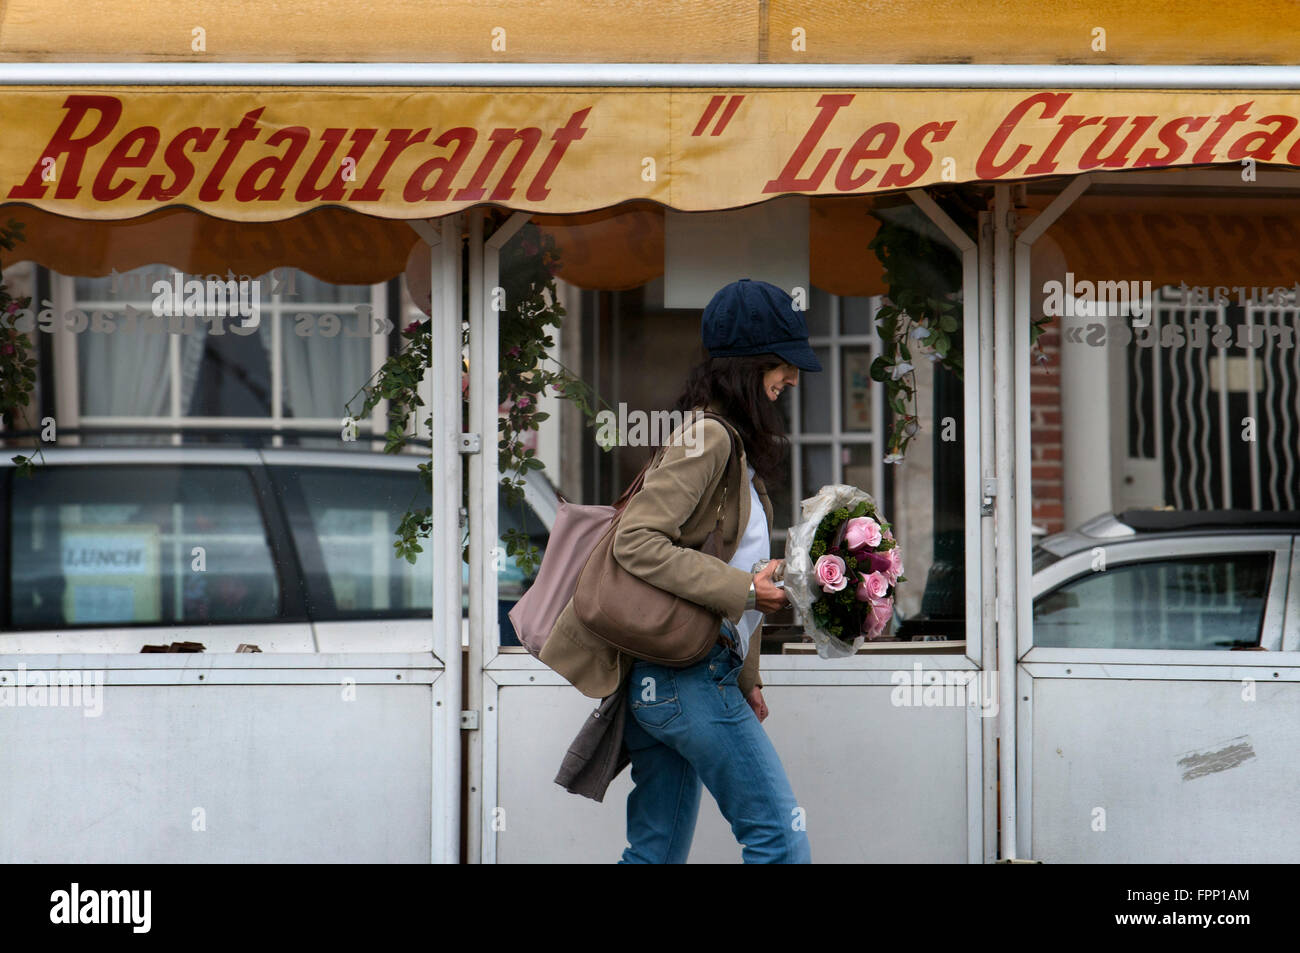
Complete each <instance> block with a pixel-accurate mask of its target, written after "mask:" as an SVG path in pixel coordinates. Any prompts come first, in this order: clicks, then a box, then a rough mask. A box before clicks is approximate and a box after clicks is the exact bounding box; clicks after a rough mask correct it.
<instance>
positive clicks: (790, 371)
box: [763, 364, 799, 400]
mask: <svg viewBox="0 0 1300 953" xmlns="http://www.w3.org/2000/svg"><path fill="white" fill-rule="evenodd" d="M798 384H799V368H797V367H795V366H794V365H793V364H781V365H779V366H777V367H774V368H772V369H771V370H770V371H765V372H764V373H763V393H764V394H766V395H767V397H768V400H776V399H777V398H778V397H780V396H781V392H782V391H783V390H785V389H786V388H787V387H796V386H798Z"/></svg>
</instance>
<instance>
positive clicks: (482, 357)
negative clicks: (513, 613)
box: [458, 208, 497, 864]
mask: <svg viewBox="0 0 1300 953" xmlns="http://www.w3.org/2000/svg"><path fill="white" fill-rule="evenodd" d="M486 214H487V213H486V210H484V209H481V208H474V209H470V210H469V323H470V328H469V426H470V431H471V432H473V433H477V434H479V439H480V441H481V445H484V444H485V445H486V446H488V447H495V446H496V439H495V434H496V415H497V374H496V367H497V352H496V340H497V338H496V321H495V319H494V318H495V316H493V319H492V320H491V325H492V326H491V328H488V327H486V326H485V325H486V324H488V322H489V316H488V314H487V309H486V308H485V307H484V305H485V303H486V299H485V297H484V290H485V289H484V282H483V217H484V215H486ZM489 342H490V343H489ZM489 388H490V389H489ZM485 404H486V405H487V406H484V405H485ZM489 411H490V416H489ZM487 421H490V422H491V430H490V431H487V432H486V433H485V432H484V431H485V426H486V422H487ZM489 441H490V442H489ZM489 458H490V459H492V460H493V461H495V460H496V455H495V454H493V453H482V452H480V453H476V454H471V455H470V458H469V514H468V520H469V652H468V656H469V661H468V665H469V675H468V686H469V691H468V694H467V697H466V699H465V708H466V709H468V710H469V711H473V712H477V711H480V710H481V708H482V704H483V685H482V674H481V673H482V670H483V629H484V627H485V626H486V625H487V624H488V620H489V619H492V620H495V618H496V612H495V611H493V612H491V613H490V614H489V613H488V612H487V610H486V606H485V599H486V593H485V590H486V589H487V587H488V585H489V580H488V578H487V576H488V573H487V567H488V566H489V565H490V564H491V556H490V554H489V553H488V552H486V551H485V546H487V547H490V546H492V545H493V544H494V541H495V538H496V534H495V532H492V535H490V536H488V535H485V533H487V532H489V531H494V530H495V528H496V508H495V506H494V507H493V508H492V513H491V524H492V525H491V526H488V525H487V524H488V518H489V515H488V513H487V508H488V507H487V501H488V500H491V501H492V502H493V503H495V502H496V492H495V488H489V489H487V490H486V491H485V490H484V484H485V482H486V481H489V480H495V473H496V467H495V466H492V467H488V466H486V465H485V461H486V460H487V459H489ZM495 581H496V580H495V579H492V580H491V582H492V583H495ZM493 589H495V586H493ZM493 609H494V610H495V606H493ZM458 660H459V655H458ZM458 672H459V670H458ZM468 742H469V744H468V761H469V763H468V772H467V773H468V775H469V790H468V791H467V792H466V797H465V810H466V812H467V817H468V819H469V833H468V837H467V847H466V851H467V857H468V860H469V862H470V863H471V864H475V863H478V862H479V855H480V852H481V850H482V835H483V830H482V826H481V823H480V820H479V819H480V818H481V816H482V808H483V745H482V736H481V735H480V734H479V732H477V731H473V730H471V731H470V732H469V737H468Z"/></svg>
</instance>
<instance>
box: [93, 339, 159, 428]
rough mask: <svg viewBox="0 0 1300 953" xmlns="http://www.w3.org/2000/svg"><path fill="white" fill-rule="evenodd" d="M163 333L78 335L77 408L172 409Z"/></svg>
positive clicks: (115, 412)
mask: <svg viewBox="0 0 1300 953" xmlns="http://www.w3.org/2000/svg"><path fill="white" fill-rule="evenodd" d="M169 340H170V335H167V334H120V333H119V334H81V335H78V341H77V355H78V363H79V364H80V365H81V367H80V371H81V413H82V415H83V416H88V417H157V416H159V415H162V414H166V413H168V412H169V409H170V400H169V398H170V396H171V372H170V368H169V366H168V361H167V342H168V341H169Z"/></svg>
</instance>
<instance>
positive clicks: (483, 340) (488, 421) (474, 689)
mask: <svg viewBox="0 0 1300 953" xmlns="http://www.w3.org/2000/svg"><path fill="white" fill-rule="evenodd" d="M476 212H477V213H478V214H477V229H475V226H474V222H475V219H471V230H470V243H471V244H470V289H471V291H470V295H471V311H470V315H471V317H470V320H471V322H472V323H471V329H470V363H469V376H470V426H471V427H472V428H473V430H474V432H476V433H478V434H479V439H480V441H481V446H482V450H481V452H479V453H476V454H473V455H472V456H471V457H470V480H469V491H470V505H469V510H470V513H469V519H470V547H469V562H470V591H469V604H470V632H469V691H470V704H469V705H468V708H469V710H471V711H475V712H479V719H480V721H479V723H480V724H485V723H486V722H487V719H486V718H485V717H484V713H483V711H482V709H483V697H484V694H483V668H484V666H485V665H486V664H487V663H488V662H490V661H491V660H492V659H493V658H494V657H495V656H496V655H497V651H498V648H499V646H500V644H501V639H500V635H499V634H498V627H497V575H496V572H495V571H494V570H493V569H492V567H493V565H494V564H495V560H494V558H493V555H494V554H493V549H494V548H495V547H496V546H497V539H498V536H497V486H498V480H499V478H500V476H499V472H498V467H497V452H496V449H497V408H498V407H499V406H500V400H499V399H498V389H497V388H498V385H497V381H498V376H499V371H498V363H499V362H498V357H497V347H498V337H499V333H500V318H501V314H500V311H499V310H498V308H499V307H500V305H501V300H500V296H499V294H498V291H497V286H498V284H499V280H500V265H501V248H502V247H503V246H504V245H505V243H506V242H508V241H509V240H510V238H511V237H512V236H513V235H514V234H515V233H516V232H518V231H519V229H521V228H523V226H524V225H525V223H527V221H528V220H529V218H531V217H532V216H531V215H530V213H528V212H516V213H515V214H514V215H512V216H511V217H510V218H509V219H507V220H506V222H505V223H504V224H502V225H501V226H499V227H498V228H497V230H496V231H495V232H493V233H492V237H491V238H490V239H488V240H487V242H484V241H483V218H482V210H481V209H480V210H476ZM469 750H470V792H469V800H468V810H469V812H470V815H469V816H470V819H471V820H470V828H469V830H470V837H469V855H470V860H471V861H472V862H480V863H493V862H494V861H495V860H496V836H495V833H494V832H493V829H492V819H493V811H494V809H495V808H496V806H497V805H496V804H495V803H493V799H492V798H488V797H485V794H487V793H489V789H490V791H491V792H495V791H496V765H495V764H491V763H488V762H489V760H491V758H490V757H489V756H491V757H495V751H496V746H495V744H490V745H489V744H488V743H487V742H486V739H485V738H484V733H483V731H481V730H480V731H470V733H469Z"/></svg>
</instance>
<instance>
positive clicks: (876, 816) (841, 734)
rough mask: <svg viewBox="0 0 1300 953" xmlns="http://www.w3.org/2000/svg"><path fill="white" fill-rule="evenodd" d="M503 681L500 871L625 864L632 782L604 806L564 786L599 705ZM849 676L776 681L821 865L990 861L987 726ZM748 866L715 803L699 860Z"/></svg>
mask: <svg viewBox="0 0 1300 953" xmlns="http://www.w3.org/2000/svg"><path fill="white" fill-rule="evenodd" d="M774 658H778V657H774ZM966 671H967V674H968V673H969V670H966ZM496 674H497V676H498V677H499V678H500V679H501V681H503V682H505V683H506V684H502V685H501V686H499V687H497V688H496V690H495V691H492V692H489V693H488V695H487V696H486V697H485V704H486V705H488V706H490V707H491V711H490V712H488V713H487V718H488V720H490V721H492V722H494V724H493V728H494V731H495V734H496V736H497V738H498V742H497V746H496V757H497V764H496V766H497V771H496V775H497V784H496V788H495V791H494V794H493V797H492V799H491V804H490V805H489V807H491V808H499V809H500V811H499V813H497V814H496V815H495V816H496V817H497V818H499V819H500V823H501V824H502V825H504V826H503V828H502V829H501V830H500V831H498V832H497V834H496V845H497V846H496V860H497V861H499V862H502V863H557V862H558V863H609V862H613V861H616V860H617V859H618V858H619V856H620V855H621V852H622V850H623V848H624V847H625V846H626V844H627V840H626V800H627V794H628V792H629V791H630V790H631V788H632V783H631V772H630V770H628V769H625V770H624V771H623V773H622V774H620V776H619V777H618V778H617V779H615V781H614V783H613V784H612V785H611V786H610V788H609V790H608V791H607V792H606V796H605V799H604V801H603V802H601V803H597V802H595V801H592V800H589V799H587V798H583V797H579V796H576V795H573V794H569V793H568V792H566V791H565V790H564V789H563V788H561V787H559V786H558V785H556V784H555V783H554V782H553V779H554V777H555V773H556V771H557V770H558V768H559V766H560V762H561V760H562V759H563V757H564V753H565V751H566V750H567V748H568V745H569V742H570V741H571V740H572V739H573V736H574V735H575V734H576V733H577V731H578V729H579V728H580V727H581V725H582V723H583V719H585V718H586V717H587V715H588V713H589V712H590V711H591V710H592V708H593V707H594V704H593V702H592V701H591V700H590V699H587V698H584V697H582V696H581V695H579V694H578V693H577V692H576V691H574V690H573V689H572V688H571V687H569V686H568V685H567V684H566V683H564V682H563V681H562V680H561V679H560V677H559V676H557V675H555V674H554V673H551V672H549V671H547V670H545V669H542V668H539V669H538V670H537V671H536V672H535V673H527V672H525V671H523V670H515V671H510V672H498V673H496ZM839 674H841V675H844V676H856V677H855V678H853V680H852V681H848V680H847V679H836V681H834V682H831V681H829V680H828V679H819V678H817V677H816V676H811V675H808V674H806V673H803V672H797V673H796V672H785V671H781V670H779V669H776V668H775V667H773V668H771V669H768V668H766V667H765V669H764V673H763V684H764V689H763V693H764V696H765V697H766V698H767V700H768V704H769V706H770V708H771V710H772V714H771V716H770V717H769V718H768V719H767V721H766V722H764V725H763V727H764V729H765V730H767V732H768V733H769V735H770V736H771V738H772V741H773V743H774V744H775V746H776V749H777V752H778V753H779V754H780V756H781V760H782V762H783V764H784V766H785V769H786V773H787V775H788V776H789V778H790V783H791V786H792V787H793V788H794V792H795V795H796V797H797V798H798V799H799V803H800V805H801V806H803V807H805V808H806V809H807V818H808V835H809V838H810V840H811V843H812V854H813V861H814V862H815V863H835V862H840V863H875V862H940V863H965V862H967V861H968V860H970V859H972V850H973V852H974V857H973V859H975V860H978V858H979V851H980V839H981V838H980V818H981V810H980V806H979V799H978V797H976V798H974V799H972V797H971V793H970V790H969V788H970V784H969V782H970V781H971V779H972V778H973V779H974V781H975V788H976V793H977V794H978V779H979V773H980V755H979V746H978V740H979V734H980V728H981V726H980V725H979V721H980V718H979V716H978V714H974V713H972V712H971V711H969V710H968V709H966V708H961V707H946V708H945V707H933V706H929V707H927V706H916V707H911V706H907V707H905V706H896V705H894V704H892V703H891V693H892V692H893V691H894V688H895V686H894V685H892V684H891V682H890V676H889V674H887V673H883V672H877V673H868V674H864V673H860V672H844V673H839ZM940 675H941V677H942V673H940ZM486 727H487V725H485V728H486ZM972 740H974V741H975V744H974V746H972V744H971V742H972ZM706 790H707V789H706ZM972 803H973V804H974V805H975V806H974V810H973V811H972V809H971V805H972ZM740 856H741V855H740V847H739V845H737V843H736V841H735V838H734V837H733V836H732V834H731V831H730V828H729V827H728V825H727V823H726V822H725V820H724V819H723V818H722V815H721V813H720V812H719V811H718V808H717V805H716V803H715V802H714V801H713V799H712V797H711V796H710V795H708V794H707V793H706V794H704V795H703V796H702V799H701V806H700V819H699V825H698V827H697V828H696V833H695V841H694V846H693V848H692V851H691V856H690V860H691V862H692V863H736V862H739V861H740Z"/></svg>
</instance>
